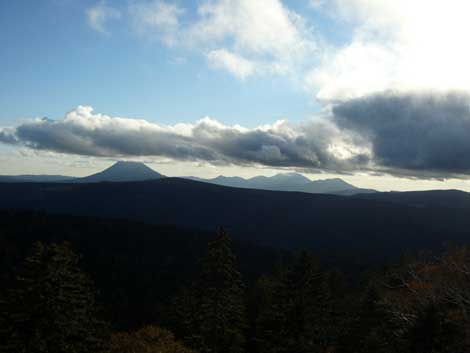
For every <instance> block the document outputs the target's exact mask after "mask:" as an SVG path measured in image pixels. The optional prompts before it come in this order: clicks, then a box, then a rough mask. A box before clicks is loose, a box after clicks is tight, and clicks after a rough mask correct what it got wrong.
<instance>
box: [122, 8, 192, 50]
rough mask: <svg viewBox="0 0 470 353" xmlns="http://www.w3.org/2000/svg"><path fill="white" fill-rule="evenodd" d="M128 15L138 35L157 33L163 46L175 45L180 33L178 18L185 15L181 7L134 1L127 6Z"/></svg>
mask: <svg viewBox="0 0 470 353" xmlns="http://www.w3.org/2000/svg"><path fill="white" fill-rule="evenodd" d="M129 14H130V17H131V18H132V19H133V23H134V27H135V28H136V29H137V30H138V31H139V32H140V33H154V32H157V33H158V34H159V36H160V39H161V40H162V41H163V42H164V43H165V44H167V45H169V46H173V45H176V43H177V41H178V37H179V35H180V31H181V28H180V26H181V23H180V18H181V17H182V16H183V15H184V14H185V9H183V8H182V7H180V6H178V5H176V4H173V3H167V2H165V1H162V0H151V1H135V0H134V1H133V2H131V3H130V5H129Z"/></svg>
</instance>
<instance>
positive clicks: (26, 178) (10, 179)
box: [0, 175, 75, 183]
mask: <svg viewBox="0 0 470 353" xmlns="http://www.w3.org/2000/svg"><path fill="white" fill-rule="evenodd" d="M74 179H75V177H69V176H63V175H0V182H1V183H58V182H69V181H71V180H74Z"/></svg>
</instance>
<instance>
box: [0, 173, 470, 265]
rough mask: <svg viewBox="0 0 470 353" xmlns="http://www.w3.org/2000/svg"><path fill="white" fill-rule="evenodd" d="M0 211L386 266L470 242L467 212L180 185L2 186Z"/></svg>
mask: <svg viewBox="0 0 470 353" xmlns="http://www.w3.org/2000/svg"><path fill="white" fill-rule="evenodd" d="M0 208H21V209H41V210H45V211H50V212H55V213H68V214H76V215H88V216H100V217H112V218H123V219H132V220H140V221H145V222H150V223H154V224H175V225H179V226H184V227H191V228H199V229H206V230H214V229H215V228H216V227H218V226H224V227H226V228H227V229H228V230H229V231H230V232H231V233H232V235H233V236H234V237H235V238H237V239H243V240H249V241H254V242H256V243H259V244H262V245H267V246H274V247H285V248H301V247H307V248H310V249H312V250H314V251H315V252H316V253H323V254H328V253H332V252H335V253H337V254H341V253H344V254H349V255H351V254H353V255H355V256H358V257H361V256H362V255H363V254H365V253H367V254H368V255H369V256H376V257H377V258H381V257H383V256H387V255H397V254H399V253H401V252H402V251H405V250H408V249H422V248H436V247H441V246H442V245H443V244H444V243H445V242H447V241H455V242H462V241H469V240H470V231H469V229H470V217H468V212H467V210H459V209H449V208H445V207H415V206H413V205H406V204H400V203H395V202H388V201H382V200H381V201H377V200H369V199H365V198H360V197H353V198H350V197H342V196H335V195H321V194H307V193H296V192H289V193H287V192H275V191H265V190H253V189H240V188H229V187H222V186H218V185H212V184H209V183H201V182H196V181H191V180H185V179H178V178H162V179H159V180H152V181H146V182H129V183H95V184H0Z"/></svg>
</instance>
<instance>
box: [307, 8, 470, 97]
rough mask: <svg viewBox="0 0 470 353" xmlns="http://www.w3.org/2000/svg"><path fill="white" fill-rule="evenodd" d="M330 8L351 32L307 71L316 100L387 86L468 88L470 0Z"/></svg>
mask: <svg viewBox="0 0 470 353" xmlns="http://www.w3.org/2000/svg"><path fill="white" fill-rule="evenodd" d="M331 4H333V5H331ZM330 11H333V13H334V14H335V16H336V18H337V19H339V21H340V22H339V23H341V24H343V25H344V24H345V23H346V24H348V25H349V26H352V27H353V35H352V39H351V42H350V43H349V44H347V45H345V46H343V47H341V48H336V49H335V50H333V51H332V52H329V53H326V55H325V59H324V61H323V63H322V64H321V65H320V66H319V67H316V68H314V69H312V71H311V73H310V74H309V75H308V81H307V84H308V85H309V87H310V89H312V90H313V92H314V94H315V95H316V96H317V97H318V98H320V99H323V100H325V99H326V100H337V99H348V98H353V97H360V96H364V95H367V94H371V93H374V92H377V91H380V90H387V89H398V90H403V91H409V90H422V89H438V90H453V89H463V90H468V89H470V74H469V71H468V63H469V62H470V48H469V47H468V46H467V45H466V42H467V41H468V38H467V37H468V35H467V34H468V33H469V32H470V22H469V21H468V13H470V3H469V2H467V1H461V0H447V1H443V0H433V1H427V0H395V1H380V0H335V1H332V2H331V3H330ZM341 21H343V22H341Z"/></svg>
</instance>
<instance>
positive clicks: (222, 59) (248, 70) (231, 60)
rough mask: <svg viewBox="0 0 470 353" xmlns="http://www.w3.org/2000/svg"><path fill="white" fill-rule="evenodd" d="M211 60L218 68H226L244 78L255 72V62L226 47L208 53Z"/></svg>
mask: <svg viewBox="0 0 470 353" xmlns="http://www.w3.org/2000/svg"><path fill="white" fill-rule="evenodd" d="M207 59H208V60H209V62H210V63H211V64H212V65H213V66H214V67H216V68H218V69H224V70H227V71H228V72H230V73H231V74H232V75H234V76H236V77H238V78H240V79H244V78H246V77H247V76H250V75H252V74H253V73H254V72H255V64H254V63H253V62H251V61H249V60H246V59H245V58H243V57H241V56H239V55H237V54H233V53H231V52H229V51H227V50H225V49H216V50H212V51H210V52H209V53H208V54H207Z"/></svg>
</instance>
